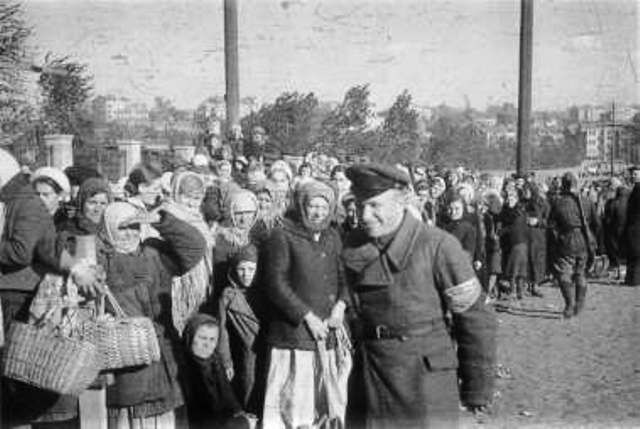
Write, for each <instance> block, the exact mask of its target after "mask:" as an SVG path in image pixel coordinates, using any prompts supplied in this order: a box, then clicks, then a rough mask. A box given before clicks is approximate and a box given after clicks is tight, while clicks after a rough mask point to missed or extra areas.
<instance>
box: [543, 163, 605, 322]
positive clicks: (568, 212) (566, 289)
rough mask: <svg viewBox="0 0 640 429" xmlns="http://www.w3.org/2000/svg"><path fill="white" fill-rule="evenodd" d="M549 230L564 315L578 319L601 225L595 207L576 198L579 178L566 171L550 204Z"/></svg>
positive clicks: (586, 200)
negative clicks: (557, 193)
mask: <svg viewBox="0 0 640 429" xmlns="http://www.w3.org/2000/svg"><path fill="white" fill-rule="evenodd" d="M549 227H550V228H551V230H552V233H553V235H554V243H556V248H555V249H554V255H555V260H554V262H553V268H554V271H555V274H556V277H557V279H558V283H559V284H560V291H561V292H562V297H563V298H564V302H565V307H564V311H563V313H562V314H563V316H564V317H565V318H567V319H568V318H570V317H572V316H577V315H578V313H579V312H580V311H581V310H582V308H583V306H584V302H585V298H586V295H587V275H586V271H587V268H588V265H589V260H590V259H593V257H594V256H595V255H594V252H595V238H594V237H597V232H598V230H599V228H600V222H599V219H598V215H597V213H596V209H595V206H594V205H593V203H591V201H589V200H588V199H587V198H582V197H580V196H578V179H577V177H576V176H575V175H574V174H573V173H571V172H566V173H565V174H564V175H563V176H562V179H561V183H560V195H558V196H557V197H556V198H554V199H553V200H552V201H551V212H550V213H549Z"/></svg>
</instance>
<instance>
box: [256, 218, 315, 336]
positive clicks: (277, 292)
mask: <svg viewBox="0 0 640 429" xmlns="http://www.w3.org/2000/svg"><path fill="white" fill-rule="evenodd" d="M265 250H266V253H265V257H266V264H265V270H266V278H267V288H266V289H267V297H268V298H269V300H270V301H271V302H272V303H273V305H275V306H276V308H277V309H278V310H280V311H281V312H282V314H284V316H285V317H286V318H287V319H288V320H289V322H291V323H293V324H295V325H299V324H300V323H302V320H303V318H304V316H305V315H306V314H307V313H308V312H310V311H311V308H310V307H309V306H308V305H307V304H306V303H305V302H304V301H302V299H300V297H299V296H298V295H297V294H296V292H295V291H294V290H293V288H292V287H291V282H290V280H289V271H290V270H289V268H290V266H291V254H290V249H289V243H288V242H287V239H286V236H285V233H284V232H283V231H282V230H281V229H275V230H274V231H273V233H272V234H271V237H270V238H269V241H268V242H267V245H266V247H265Z"/></svg>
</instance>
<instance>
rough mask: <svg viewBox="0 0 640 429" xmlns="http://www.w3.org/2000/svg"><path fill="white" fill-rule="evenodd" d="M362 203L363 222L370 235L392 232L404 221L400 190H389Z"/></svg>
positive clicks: (375, 235) (377, 235)
mask: <svg viewBox="0 0 640 429" xmlns="http://www.w3.org/2000/svg"><path fill="white" fill-rule="evenodd" d="M360 205H361V211H362V224H363V226H364V229H365V231H366V232H367V234H368V235H369V236H370V237H381V236H383V235H387V234H391V233H392V232H394V231H395V230H396V229H398V227H399V226H400V223H401V222H402V217H403V215H404V204H402V199H401V197H400V191H398V190H395V189H390V190H387V191H385V192H383V193H381V194H378V195H376V196H374V197H371V198H369V199H366V200H364V201H361V202H360Z"/></svg>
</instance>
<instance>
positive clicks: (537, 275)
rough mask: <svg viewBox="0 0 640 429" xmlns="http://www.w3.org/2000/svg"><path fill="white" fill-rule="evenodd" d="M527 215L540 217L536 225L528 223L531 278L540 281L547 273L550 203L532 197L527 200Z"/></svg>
mask: <svg viewBox="0 0 640 429" xmlns="http://www.w3.org/2000/svg"><path fill="white" fill-rule="evenodd" d="M524 207H525V211H526V213H527V217H529V218H536V219H538V223H537V224H536V225H527V231H528V243H529V245H528V256H529V267H530V271H531V276H530V278H531V280H532V281H533V282H535V283H540V282H542V280H544V276H545V275H546V273H547V219H548V217H549V204H548V203H547V202H546V201H545V200H544V199H542V198H531V199H530V200H529V201H526V202H525V205H524Z"/></svg>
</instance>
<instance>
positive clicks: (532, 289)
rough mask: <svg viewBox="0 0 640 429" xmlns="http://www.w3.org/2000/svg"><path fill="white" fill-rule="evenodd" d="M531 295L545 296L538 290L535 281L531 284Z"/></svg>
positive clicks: (536, 296)
mask: <svg viewBox="0 0 640 429" xmlns="http://www.w3.org/2000/svg"><path fill="white" fill-rule="evenodd" d="M531 296H533V297H535V298H544V295H543V293H542V292H540V291H539V290H538V288H537V286H536V284H535V283H532V284H531Z"/></svg>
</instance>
